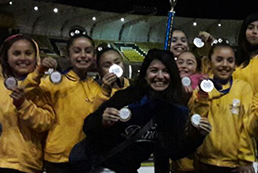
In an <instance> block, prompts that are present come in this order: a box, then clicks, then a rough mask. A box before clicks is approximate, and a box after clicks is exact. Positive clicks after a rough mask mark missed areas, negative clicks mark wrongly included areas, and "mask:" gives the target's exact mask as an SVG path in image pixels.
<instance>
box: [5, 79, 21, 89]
mask: <svg viewBox="0 0 258 173" xmlns="http://www.w3.org/2000/svg"><path fill="white" fill-rule="evenodd" d="M4 85H5V87H6V88H7V89H12V88H14V87H16V86H17V85H18V81H17V80H16V79H15V78H14V77H8V78H7V79H5V81H4Z"/></svg>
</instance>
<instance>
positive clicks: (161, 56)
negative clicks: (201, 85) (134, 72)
mask: <svg viewBox="0 0 258 173" xmlns="http://www.w3.org/2000/svg"><path fill="white" fill-rule="evenodd" d="M155 59H156V60H159V61H161V62H162V63H163V64H164V65H165V66H166V68H167V70H168V73H169V75H170V81H171V82H170V84H169V86H168V88H167V89H166V90H165V91H162V92H161V93H160V94H159V97H160V98H161V99H164V100H168V101H170V102H174V103H179V102H180V99H181V96H182V84H181V79H180V76H179V71H178V68H177V65H176V62H175V60H174V55H173V53H172V52H170V51H169V50H159V49H151V50H149V52H148V54H147V56H146V57H145V59H144V61H143V63H142V66H141V69H140V74H139V76H138V80H137V81H136V84H138V85H139V86H141V88H142V89H145V90H146V91H147V90H150V88H149V86H148V84H147V81H146V79H145V77H146V72H147V69H148V67H149V66H150V64H151V62H152V61H153V60H155Z"/></svg>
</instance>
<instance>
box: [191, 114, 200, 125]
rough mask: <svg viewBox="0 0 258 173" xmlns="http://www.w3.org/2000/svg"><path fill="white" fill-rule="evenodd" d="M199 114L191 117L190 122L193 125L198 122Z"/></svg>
mask: <svg viewBox="0 0 258 173" xmlns="http://www.w3.org/2000/svg"><path fill="white" fill-rule="evenodd" d="M200 120H201V116H200V115H199V114H194V115H193V116H192V117H191V122H192V124H193V126H195V127H197V126H198V125H199V124H200Z"/></svg>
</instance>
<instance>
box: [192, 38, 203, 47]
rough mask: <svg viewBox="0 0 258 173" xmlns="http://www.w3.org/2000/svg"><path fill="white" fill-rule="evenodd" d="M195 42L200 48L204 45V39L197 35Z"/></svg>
mask: <svg viewBox="0 0 258 173" xmlns="http://www.w3.org/2000/svg"><path fill="white" fill-rule="evenodd" d="M193 44H194V45H195V46H196V47H198V48H202V47H203V46H204V42H203V41H202V39H200V38H198V37H196V38H195V39H194V40H193Z"/></svg>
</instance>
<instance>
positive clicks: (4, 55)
mask: <svg viewBox="0 0 258 173" xmlns="http://www.w3.org/2000/svg"><path fill="white" fill-rule="evenodd" d="M19 40H27V41H28V42H30V43H31V45H32V47H33V49H34V51H35V59H36V62H37V55H38V46H37V44H36V42H35V41H34V40H32V39H31V38H30V37H28V36H26V35H22V34H16V35H12V36H10V37H8V38H7V39H6V40H5V41H4V43H3V45H2V46H1V49H0V61H1V65H2V68H3V69H2V70H3V75H4V76H5V77H8V76H14V74H13V71H12V69H11V67H10V65H9V63H8V50H9V49H10V48H11V47H12V45H13V44H14V43H15V42H17V41H19ZM35 65H36V64H35Z"/></svg>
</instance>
